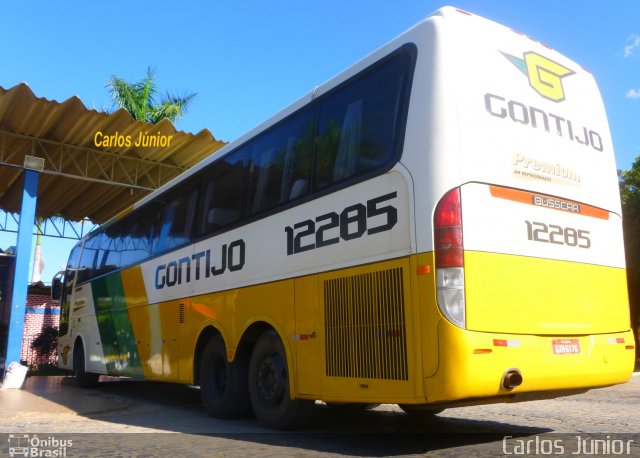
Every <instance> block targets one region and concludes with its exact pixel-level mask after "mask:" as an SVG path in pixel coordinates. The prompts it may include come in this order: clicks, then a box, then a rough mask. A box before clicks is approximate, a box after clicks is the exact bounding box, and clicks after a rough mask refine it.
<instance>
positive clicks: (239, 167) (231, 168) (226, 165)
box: [198, 148, 249, 234]
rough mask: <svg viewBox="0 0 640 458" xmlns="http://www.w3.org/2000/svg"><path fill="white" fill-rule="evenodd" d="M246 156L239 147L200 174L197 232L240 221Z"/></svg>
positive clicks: (208, 230) (246, 153)
mask: <svg viewBox="0 0 640 458" xmlns="http://www.w3.org/2000/svg"><path fill="white" fill-rule="evenodd" d="M247 157H248V152H247V148H242V149H240V150H238V151H236V152H234V153H231V154H229V155H227V156H226V157H224V158H222V159H220V160H218V161H217V162H215V163H214V164H213V166H212V167H210V168H209V169H207V170H206V171H205V172H204V173H203V181H204V183H203V191H202V192H203V195H202V202H203V203H202V210H201V216H202V220H201V223H200V227H199V230H198V232H199V233H201V234H203V233H207V232H211V231H215V230H218V229H220V228H223V227H225V226H228V225H230V224H233V223H235V222H236V221H238V220H239V219H240V215H241V211H242V191H243V186H244V181H245V180H244V177H245V168H246V167H247V165H248V163H249V161H248V160H247Z"/></svg>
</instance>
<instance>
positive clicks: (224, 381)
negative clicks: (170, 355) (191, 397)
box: [200, 335, 249, 418]
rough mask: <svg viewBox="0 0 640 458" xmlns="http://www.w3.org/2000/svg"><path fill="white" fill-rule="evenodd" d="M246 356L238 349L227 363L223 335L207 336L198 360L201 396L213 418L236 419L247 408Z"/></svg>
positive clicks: (245, 353) (247, 362)
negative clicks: (232, 359) (233, 357)
mask: <svg viewBox="0 0 640 458" xmlns="http://www.w3.org/2000/svg"><path fill="white" fill-rule="evenodd" d="M248 359H249V358H248V352H246V351H238V352H237V353H236V358H235V360H234V361H233V363H229V362H228V361H227V353H226V347H225V345H224V341H223V340H222V337H221V336H220V335H215V336H213V337H212V338H211V339H209V342H208V343H207V346H206V347H205V349H204V352H203V354H202V359H201V360H200V396H201V398H202V403H203V404H204V408H205V410H206V411H207V413H208V414H209V415H211V416H212V417H216V418H237V417H240V416H242V415H244V414H246V413H247V411H248V410H249V393H248V387H247V378H248V375H247V372H248V366H249V361H248Z"/></svg>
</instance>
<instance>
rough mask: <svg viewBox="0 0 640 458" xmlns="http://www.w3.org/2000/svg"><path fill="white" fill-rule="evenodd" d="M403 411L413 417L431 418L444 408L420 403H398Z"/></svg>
mask: <svg viewBox="0 0 640 458" xmlns="http://www.w3.org/2000/svg"><path fill="white" fill-rule="evenodd" d="M398 407H400V408H401V409H402V410H403V411H404V412H405V413H407V414H409V415H411V416H412V417H415V418H431V417H433V416H434V415H438V414H439V413H442V412H444V409H436V408H431V409H430V408H429V407H426V406H422V405H420V404H398Z"/></svg>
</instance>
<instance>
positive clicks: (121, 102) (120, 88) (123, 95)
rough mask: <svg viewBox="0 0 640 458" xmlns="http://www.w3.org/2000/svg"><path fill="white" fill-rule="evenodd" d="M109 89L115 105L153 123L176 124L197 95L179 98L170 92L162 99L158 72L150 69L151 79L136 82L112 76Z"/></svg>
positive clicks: (148, 73) (137, 118)
mask: <svg viewBox="0 0 640 458" xmlns="http://www.w3.org/2000/svg"><path fill="white" fill-rule="evenodd" d="M107 89H108V90H109V93H110V94H111V98H112V99H113V101H114V103H115V104H116V105H118V106H120V107H122V108H124V109H125V110H127V111H128V112H129V114H131V117H132V118H133V119H135V120H136V121H144V122H150V123H151V124H157V123H159V122H160V121H162V120H163V119H165V118H166V119H168V120H169V121H171V122H175V121H176V120H177V119H178V118H180V117H181V116H182V115H183V114H184V113H185V111H186V109H187V106H188V105H189V103H190V102H191V101H192V100H193V99H194V98H195V96H196V95H197V94H195V93H194V94H189V95H186V96H184V97H176V96H172V95H170V94H169V93H168V92H167V93H166V95H165V96H163V97H160V99H159V100H158V89H157V86H156V82H155V71H154V70H152V69H151V68H147V76H146V77H145V78H144V79H142V80H141V81H138V82H136V83H127V82H126V81H124V80H123V79H122V78H120V77H118V76H112V77H111V78H109V81H107Z"/></svg>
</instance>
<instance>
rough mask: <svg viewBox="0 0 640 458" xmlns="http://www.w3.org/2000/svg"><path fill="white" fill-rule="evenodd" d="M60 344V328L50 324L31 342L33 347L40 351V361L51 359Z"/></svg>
mask: <svg viewBox="0 0 640 458" xmlns="http://www.w3.org/2000/svg"><path fill="white" fill-rule="evenodd" d="M57 345H58V330H57V329H56V328H54V327H51V326H48V327H46V328H44V329H43V330H42V332H41V333H40V334H39V335H38V337H36V338H35V339H34V341H33V342H31V348H32V349H33V350H35V351H37V352H38V361H40V362H45V361H50V360H51V358H52V357H53V355H54V353H55V351H56V347H57Z"/></svg>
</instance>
